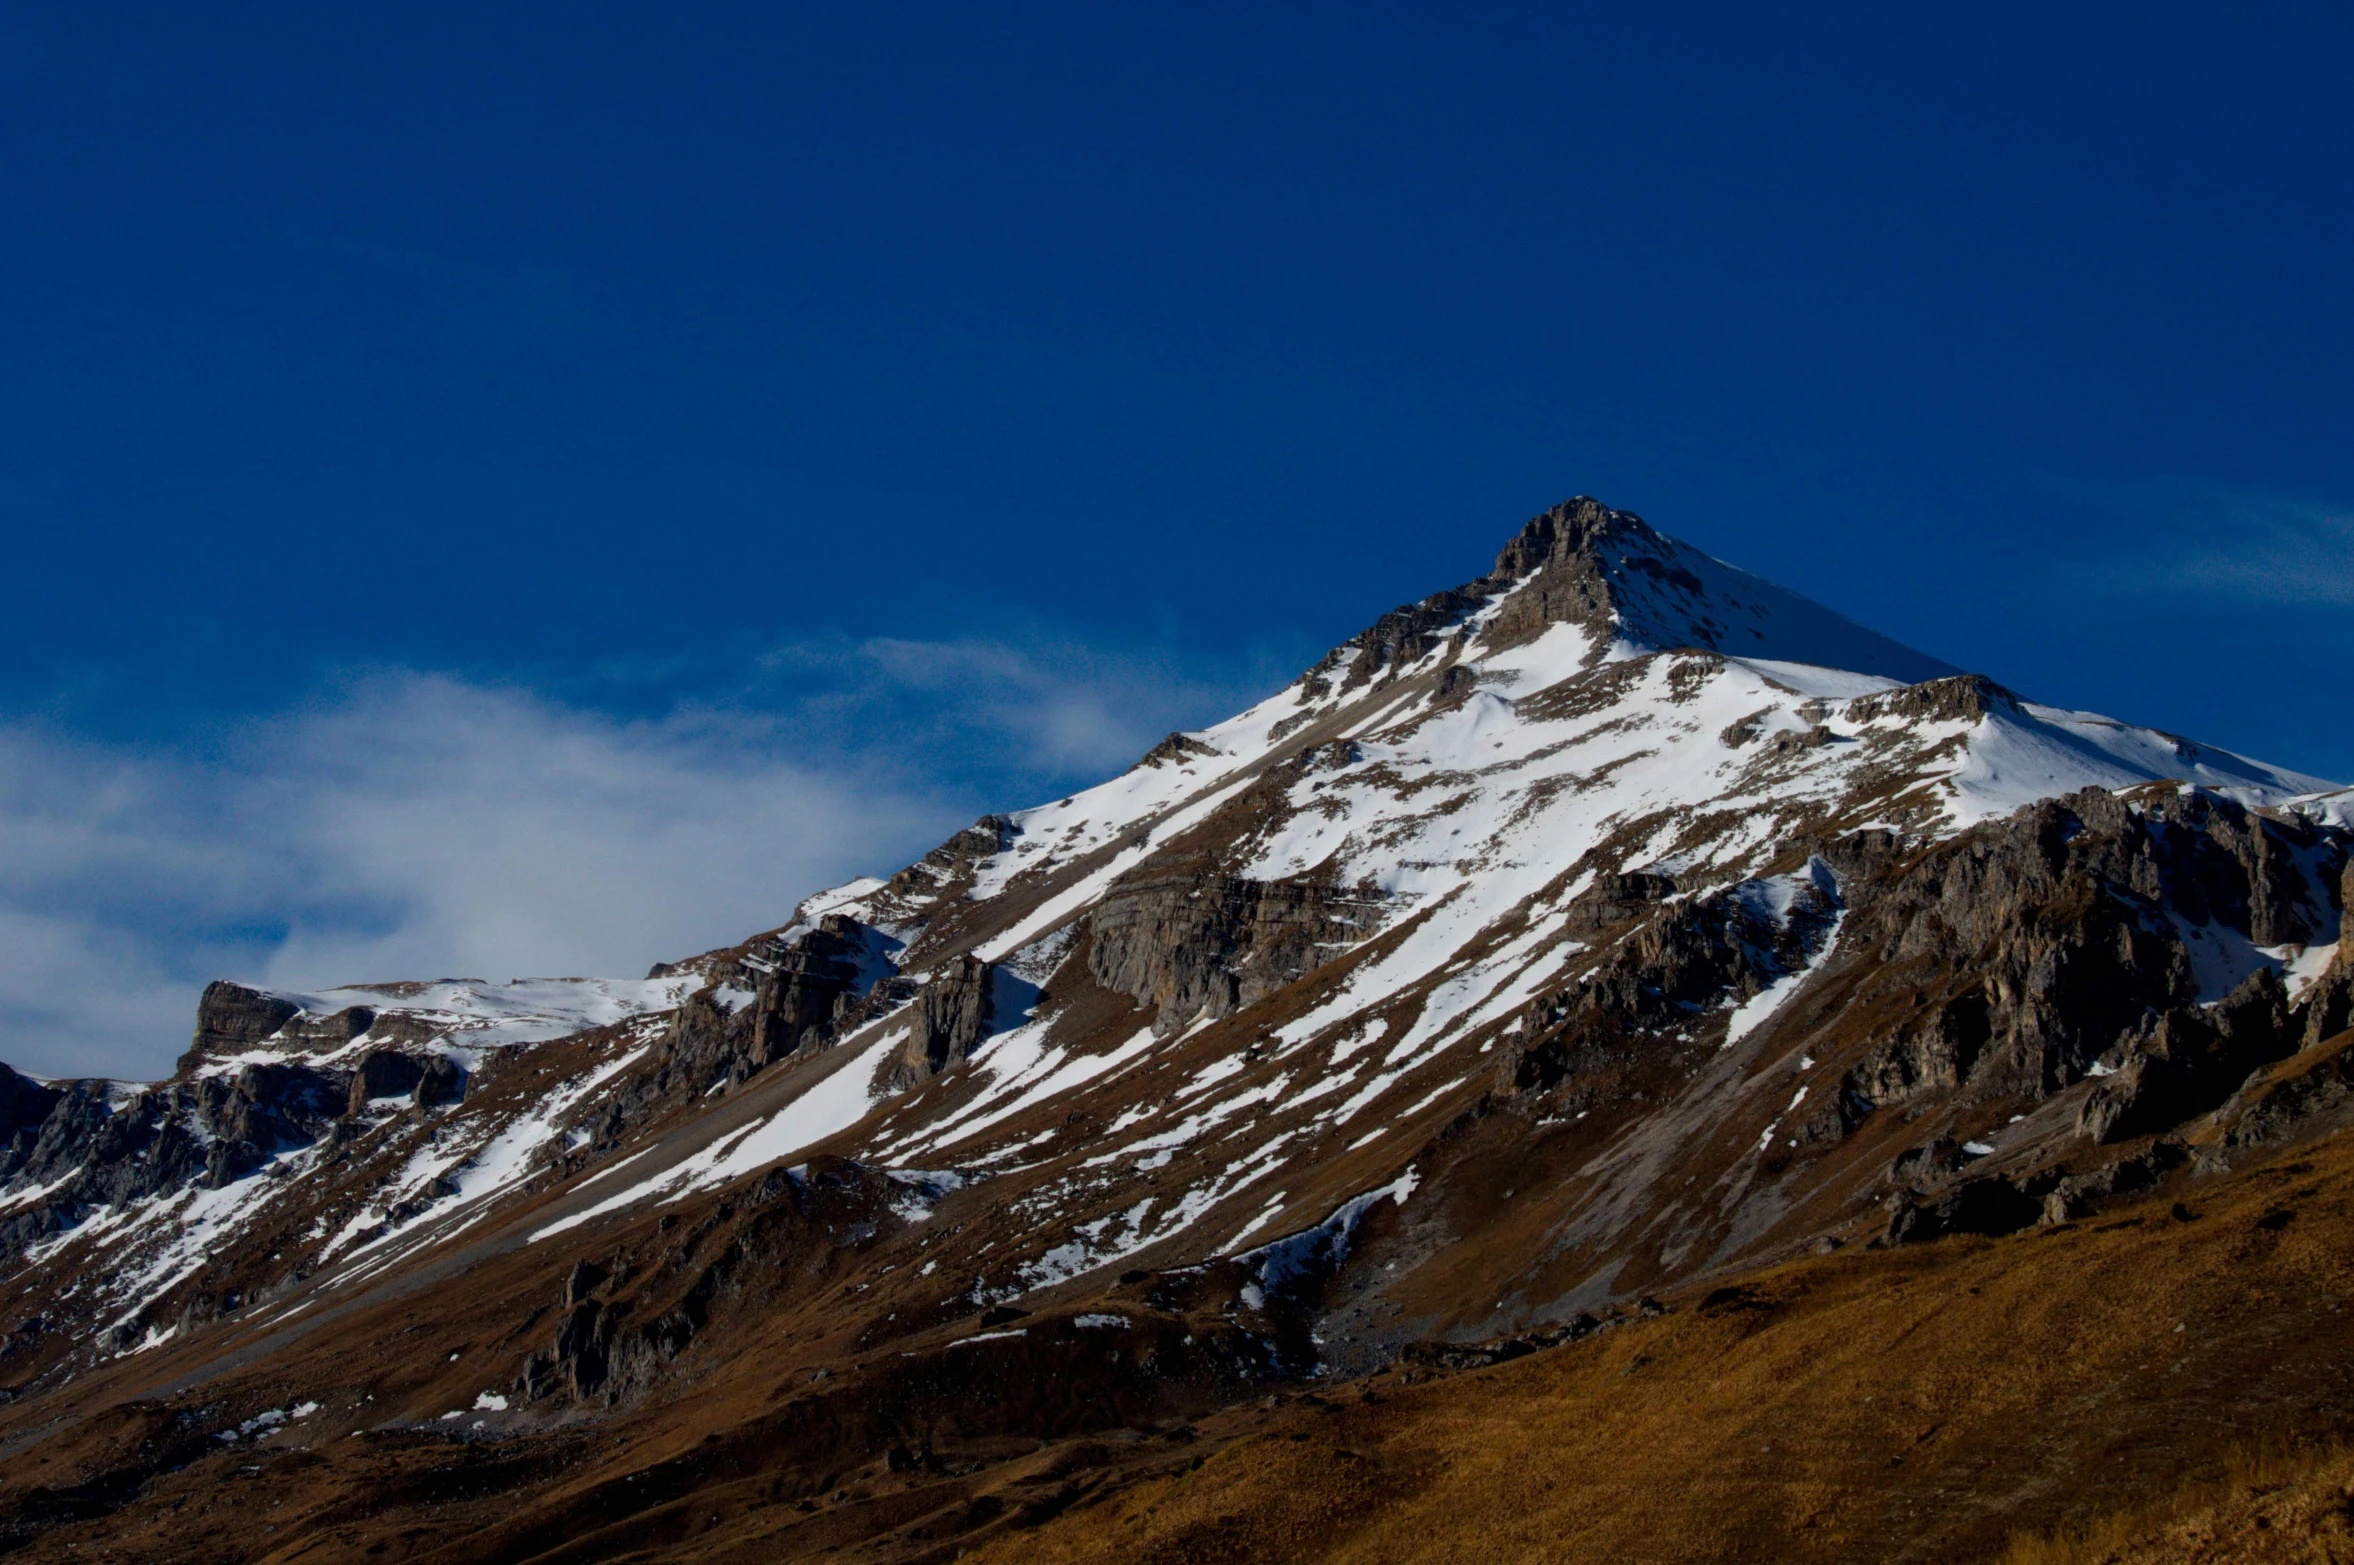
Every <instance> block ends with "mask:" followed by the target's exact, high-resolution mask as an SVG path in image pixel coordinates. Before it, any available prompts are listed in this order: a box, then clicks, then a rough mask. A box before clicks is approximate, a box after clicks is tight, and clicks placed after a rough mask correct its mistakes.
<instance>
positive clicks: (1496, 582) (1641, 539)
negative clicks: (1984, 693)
mask: <svg viewBox="0 0 2354 1565" xmlns="http://www.w3.org/2000/svg"><path fill="white" fill-rule="evenodd" d="M1482 585H1484V586H1486V587H1487V588H1488V589H1489V590H1490V591H1502V592H1503V593H1505V594H1506V601H1505V603H1504V604H1503V606H1502V607H1501V609H1500V610H1499V612H1498V614H1497V616H1496V621H1495V626H1494V630H1493V631H1492V633H1491V634H1492V636H1493V638H1494V639H1495V640H1497V641H1498V642H1501V643H1506V644H1509V643H1512V642H1518V641H1523V640H1529V639H1533V638H1534V637H1535V636H1537V635H1540V634H1542V633H1543V631H1544V629H1545V628H1546V627H1547V626H1550V625H1555V624H1562V623H1568V624H1575V625H1582V626H1585V627H1587V628H1588V629H1589V630H1591V631H1592V632H1594V633H1595V635H1596V638H1597V651H1600V652H1603V653H1604V654H1605V655H1607V654H1608V651H1609V650H1610V649H1611V648H1612V647H1615V648H1616V649H1618V650H1619V651H1621V652H1622V653H1643V652H1667V651H1674V650H1677V649H1679V648H1685V647H1694V648H1700V649H1704V650H1707V651H1711V652H1718V653H1722V654H1724V655H1725V656H1727V657H1739V658H1747V659H1752V660H1763V661H1768V662H1784V663H1810V664H1816V665H1820V666H1822V667H1826V668H1837V669H1844V670H1846V671H1848V672H1850V673H1857V674H1877V675H1881V676H1883V677H1886V678H1890V679H1896V680H1901V681H1903V682H1904V683H1906V684H1913V683H1918V682H1919V681H1921V680H1925V679H1941V678H1945V677H1948V676H1950V675H1953V674H1958V673H1960V672H1962V671H1961V670H1960V669H1958V668H1955V667H1954V666H1953V665H1952V664H1950V663H1946V662H1943V661H1941V660H1939V659H1937V658H1933V657H1930V656H1929V655H1928V654H1926V653H1923V652H1918V651H1915V650H1914V649H1913V648H1911V647H1908V646H1906V645H1904V644H1903V643H1902V642H1898V641H1895V640H1892V639H1890V638H1889V637H1887V636H1883V635H1881V634H1880V633H1879V632H1877V631H1874V630H1869V629H1866V628H1865V627H1864V626H1862V625H1859V624H1857V623H1856V622H1855V621H1853V620H1851V619H1849V618H1847V617H1846V616H1845V615H1843V614H1840V613H1838V612H1837V611H1835V610H1832V609H1828V608H1825V607H1824V606H1823V605H1821V604H1819V603H1816V602H1814V601H1813V600H1811V599H1808V598H1804V597H1801V596H1799V595H1798V594H1797V593H1795V592H1791V591H1790V590H1788V589H1787V588H1783V587H1778V586H1776V585H1774V584H1773V583H1772V582H1769V581H1766V580H1763V579H1762V578H1760V577H1756V576H1752V575H1750V574H1749V572H1747V571H1744V570H1741V569H1740V568H1738V567H1737V566H1732V565H1727V564H1726V563H1725V562H1724V561H1722V560H1718V559H1715V558H1712V557H1711V556H1709V555H1706V554H1703V553H1701V552H1700V551H1699V550H1698V549H1695V548H1693V547H1692V546H1691V545H1690V544H1687V543H1683V542H1680V541H1679V540H1677V539H1674V538H1670V537H1668V536H1667V535H1666V534H1665V533H1662V532H1660V531H1659V530H1658V529H1657V528H1654V527H1653V526H1652V525H1651V524H1650V523H1648V522H1646V521H1644V520H1643V518H1641V517H1640V516H1637V515H1635V514H1634V513H1633V512H1631V511H1619V510H1613V509H1612V508H1611V507H1609V506H1607V505H1604V504H1603V503H1602V502H1601V501H1599V500H1596V499H1594V498H1592V497H1591V496H1588V495H1579V496H1577V497H1575V498H1574V499H1570V500H1565V501H1563V502H1562V503H1561V504H1559V505H1556V506H1554V507H1553V508H1552V509H1551V510H1549V511H1545V512H1543V513H1542V514H1540V515H1537V516H1534V517H1531V518H1530V519H1529V520H1528V522H1527V523H1526V524H1525V525H1524V526H1522V528H1521V530H1520V532H1519V534H1518V535H1517V536H1515V537H1514V538H1513V539H1512V541H1511V542H1510V543H1508V544H1506V545H1505V546H1504V549H1503V552H1502V553H1500V554H1498V555H1497V556H1496V568H1495V571H1494V572H1493V573H1492V574H1491V575H1490V576H1489V577H1488V579H1487V581H1486V582H1485V583H1483V584H1482Z"/></svg>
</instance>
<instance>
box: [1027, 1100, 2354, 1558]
mask: <svg viewBox="0 0 2354 1565" xmlns="http://www.w3.org/2000/svg"><path fill="white" fill-rule="evenodd" d="M2182 1193H2183V1194H2184V1195H2185V1196H2186V1197H2187V1199H2188V1204H2187V1205H2180V1204H2177V1203H2176V1200H2175V1193H2174V1192H2168V1193H2166V1194H2163V1195H2160V1196H2158V1197H2157V1198H2155V1199H2153V1200H2152V1201H2151V1202H2149V1203H2147V1204H2145V1205H2142V1206H2138V1207H2132V1208H2125V1209H2118V1210H2113V1211H2112V1212H2111V1213H2110V1214H2108V1215H2107V1216H2106V1217H2105V1218H2104V1219H2103V1220H2100V1221H2097V1222H2091V1223H2081V1224H2075V1225H2070V1226H2065V1227H2057V1228H2040V1229H2036V1230H2031V1231H2029V1232H2027V1233H2024V1234H2020V1235H2015V1236H2012V1237H2009V1238H2004V1239H1996V1240H1985V1239H1967V1238H1965V1239H1953V1240H1946V1241H1942V1242H1940V1243H1938V1244H1934V1245H1929V1246H1923V1247H1919V1248H1907V1249H1898V1250H1893V1251H1874V1252H1858V1251H1848V1252H1844V1253H1840V1254H1836V1255H1832V1256H1829V1257H1824V1258H1820V1259H1809V1260H1807V1261H1804V1262H1801V1263H1798V1264H1794V1265H1790V1266H1786V1267H1782V1268H1779V1269H1776V1270H1772V1271H1768V1272H1764V1273H1761V1274H1759V1275H1758V1276H1756V1277H1755V1278H1754V1279H1752V1280H1751V1281H1749V1282H1748V1283H1747V1284H1745V1285H1743V1286H1740V1287H1738V1288H1737V1289H1726V1290H1722V1291H1721V1292H1717V1293H1716V1294H1715V1296H1714V1302H1712V1303H1698V1302H1695V1301H1692V1300H1685V1301H1679V1307H1677V1308H1675V1309H1673V1310H1672V1311H1671V1312H1670V1313H1669V1314H1667V1315H1665V1316H1663V1317H1660V1318H1657V1319H1654V1320H1650V1321H1644V1322H1638V1323H1634V1324H1630V1325H1628V1326H1625V1327H1623V1328H1620V1329H1618V1330H1616V1331H1612V1332H1608V1333H1605V1334H1602V1335H1600V1336H1597V1337H1594V1338H1590V1339H1588V1340H1586V1341H1584V1342H1580V1343H1576V1344H1573V1345H1570V1346H1567V1347H1563V1348H1560V1349H1556V1350H1553V1351H1551V1352H1549V1353H1541V1354H1538V1355H1536V1356H1533V1357H1530V1358H1524V1359H1520V1360H1517V1361H1514V1362H1511V1363H1507V1364H1503V1365H1500V1366H1498V1367H1495V1368H1492V1369H1485V1370H1479V1371H1475V1372H1471V1373H1467V1374H1463V1375H1458V1376H1453V1377H1448V1378H1441V1379H1438V1380H1435V1381H1427V1382H1425V1383H1422V1384H1407V1383H1406V1382H1407V1381H1409V1380H1410V1379H1412V1371H1405V1372H1393V1373H1387V1374H1384V1375H1381V1376H1379V1377H1376V1378H1375V1379H1374V1380H1372V1381H1370V1382H1368V1383H1366V1384H1365V1385H1364V1386H1363V1387H1361V1388H1360V1387H1350V1388H1346V1390H1345V1392H1336V1393H1335V1394H1334V1395H1333V1396H1331V1397H1329V1398H1327V1399H1326V1400H1325V1402H1324V1403H1322V1404H1319V1403H1317V1402H1315V1401H1313V1400H1308V1399H1303V1400H1298V1401H1293V1402H1291V1403H1289V1404H1287V1405H1284V1406H1282V1407H1280V1408H1278V1409H1276V1410H1273V1411H1265V1412H1262V1413H1261V1415H1260V1420H1259V1422H1260V1427H1259V1428H1258V1429H1257V1430H1256V1431H1254V1432H1253V1433H1252V1434H1251V1435H1249V1436H1248V1437H1247V1438H1245V1439H1243V1440H1240V1441H1238V1442H1237V1443H1236V1444H1234V1445H1232V1446H1230V1447H1228V1448H1227V1449H1224V1450H1221V1451H1219V1452H1217V1453H1215V1454H1214V1455H1211V1456H1209V1457H1207V1458H1206V1459H1205V1460H1204V1461H1203V1462H1202V1464H1201V1466H1200V1467H1199V1468H1198V1469H1197V1470H1194V1471H1189V1472H1185V1473H1183V1474H1182V1475H1180V1476H1175V1477H1167V1478H1162V1479H1159V1480H1157V1481H1154V1482H1151V1483H1147V1484H1143V1485H1140V1486H1138V1487H1136V1488H1133V1489H1131V1490H1129V1491H1127V1492H1125V1493H1122V1494H1119V1495H1117V1496H1116V1497H1114V1498H1112V1499H1109V1500H1107V1501H1105V1502H1104V1503H1101V1504H1098V1505H1095V1506H1093V1507H1091V1508H1087V1509H1081V1510H1076V1511H1073V1512H1071V1513H1069V1514H1067V1515H1065V1516H1064V1517H1062V1518H1061V1519H1059V1520H1058V1521H1056V1522H1054V1523H1052V1524H1051V1525H1049V1526H1047V1527H1045V1528H1043V1529H1041V1530H1040V1531H1038V1532H1036V1533H1034V1534H1029V1535H1013V1536H1008V1537H1006V1538H1005V1539H1003V1540H1002V1541H1001V1542H999V1543H998V1544H997V1545H996V1546H995V1548H994V1550H993V1551H992V1552H990V1553H989V1554H987V1555H985V1556H983V1557H984V1558H987V1559H991V1560H1001V1561H1009V1562H1010V1561H1082V1560H1086V1561H1092V1560H1120V1561H1130V1562H1146V1561H1150V1562H1154V1565H1180V1562H1183V1565H1196V1562H1199V1565H1208V1562H1212V1561H1261V1560H1265V1561H1274V1560H1303V1561H1304V1560H1331V1561H1384V1562H1390V1561H1418V1560H1428V1561H1442V1560H1444V1561H1453V1560H1467V1559H1479V1560H1487V1561H1495V1562H1503V1561H1512V1560H1531V1561H1534V1560H1626V1561H1645V1560H1660V1561H1669V1560H1674V1561H1686V1560H1762V1559H1792V1560H1908V1559H1939V1560H1965V1559H1985V1558H1992V1557H1998V1556H2001V1555H2003V1554H2005V1553H2006V1552H2008V1551H2010V1550H2011V1549H2012V1548H2013V1547H2014V1546H2016V1547H2017V1558H2018V1559H2019V1560H2020V1561H2021V1562H2022V1565H2024V1562H2026V1561H2029V1560H2044V1559H2066V1560H2077V1559H2085V1560H2092V1559H2119V1560H2126V1559H2131V1560H2140V1559H2149V1560H2167V1561H2175V1560H2183V1561H2188V1560H2221V1559H2280V1560H2307V1559H2312V1560H2338V1559H2344V1558H2348V1557H2349V1553H2350V1551H2349V1548H2348V1538H2349V1533H2348V1530H2347V1525H2346V1517H2347V1496H2346V1487H2345V1485H2346V1480H2347V1479H2348V1478H2349V1477H2354V1461H2349V1460H2348V1459H2347V1458H2346V1457H2345V1456H2344V1455H2343V1454H2342V1453H2339V1452H2334V1451H2329V1450H2326V1449H2319V1450H2316V1451H2315V1454H2313V1455H2312V1456H2310V1457H2308V1458H2305V1459H2302V1460H2300V1459H2299V1458H2297V1457H2296V1456H2294V1455H2293V1454H2292V1455H2288V1456H2281V1455H2275V1456H2273V1457H2272V1458H2270V1459H2269V1460H2265V1461H2257V1460H2255V1459H2254V1453H2257V1452H2259V1451H2263V1450H2267V1449H2269V1450H2271V1451H2274V1452H2276V1453H2277V1452H2282V1451H2288V1452H2292V1453H2293V1452H2295V1451H2296V1450H2297V1449H2299V1443H2300V1442H2304V1443H2311V1444H2313V1445H2315V1446H2320V1445H2321V1444H2322V1443H2324V1442H2328V1441H2331V1440H2333V1439H2335V1438H2338V1437H2340V1436H2342V1435H2343V1434H2344V1433H2345V1432H2346V1431H2347V1430H2348V1428H2349V1426H2350V1425H2354V1314H2350V1312H2349V1308H2348V1301H2349V1299H2354V1147H2349V1146H2347V1145H2346V1144H2345V1143H2344V1141H2343V1140H2342V1139H2340V1138H2333V1139H2330V1140H2328V1141H2325V1142H2323V1143H2322V1144H2320V1145H2319V1146H2316V1147H2310V1148H2305V1149H2299V1150H2295V1151H2291V1152H2288V1153H2283V1154H2281V1155H2279V1156H2277V1157H2276V1158H2274V1159H2273V1160H2271V1161H2270V1162H2268V1163H2266V1164H2263V1165H2260V1166H2256V1167H2252V1168H2250V1169H2248V1170H2245V1171H2243V1172H2242V1173H2240V1174H2237V1175H2235V1176H2232V1177H2230V1178H2228V1179H2223V1180H2217V1181H2214V1182H2212V1183H2208V1184H2204V1185H2202V1186H2197V1187H2191V1188H2188V1189H2186V1190H2184V1191H2183V1192H2182ZM1704 1297H1705V1296H1704ZM2251 1474H2254V1475H2256V1476H2255V1477H2254V1478H2251V1476H2250V1475H2251ZM2177 1494H2181V1495H2183V1504H2182V1505H2181V1506H2180V1507H2178V1506H2177V1505H2176V1503H2175V1497H2176V1496H2177ZM2087 1530H2089V1531H2091V1532H2092V1533H2093V1534H2095V1535H2096V1537H2097V1538H2098V1539H2099V1540H2100V1541H2099V1542H2098V1543H2096V1544H2094V1545H2092V1546H2084V1547H2080V1546H2075V1545H2074V1544H2072V1543H2071V1542H2069V1541H2068V1540H2070V1539H2072V1538H2075V1537H2079V1536H2081V1535H2082V1534H2083V1533H2085V1532H2086V1531H2087ZM2042 1533H2058V1534H2060V1539H2059V1541H2057V1542H2054V1541H2051V1540H2047V1539H2045V1538H2042V1537H2040V1536H2038V1537H2033V1538H2022V1537H2020V1536H2018V1535H2021V1534H2042ZM2333 1551H2334V1552H2333Z"/></svg>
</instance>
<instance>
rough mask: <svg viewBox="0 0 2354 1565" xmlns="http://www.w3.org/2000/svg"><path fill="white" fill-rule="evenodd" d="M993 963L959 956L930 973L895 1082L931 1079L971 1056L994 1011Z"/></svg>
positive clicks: (894, 1074)
mask: <svg viewBox="0 0 2354 1565" xmlns="http://www.w3.org/2000/svg"><path fill="white" fill-rule="evenodd" d="M996 973H997V969H996V967H995V966H994V965H992V964H991V963H988V962H984V961H982V960H981V959H980V958H978V957H974V956H962V957H958V958H957V959H956V960H955V961H954V962H951V963H949V964H948V965H947V966H946V967H944V968H942V969H939V970H937V971H935V972H934V974H933V975H932V981H931V982H930V983H928V984H926V985H924V987H923V988H922V989H921V990H919V991H918V992H917V994H916V997H915V1020H914V1024H913V1026H912V1027H911V1028H910V1030H909V1032H908V1038H907V1042H906V1044H905V1045H904V1046H903V1047H902V1048H901V1050H900V1054H899V1061H898V1064H897V1066H896V1067H895V1068H894V1070H893V1072H892V1077H891V1079H892V1082H893V1084H894V1085H895V1086H900V1087H907V1086H913V1085H915V1084H916V1083H918V1082H923V1081H928V1080H930V1079H931V1078H932V1077H934V1076H937V1075H939V1074H940V1073H941V1072H942V1071H945V1070H948V1069H949V1068H951V1067H952V1066H955V1065H958V1064H961V1063H963V1062H964V1061H965V1060H967V1059H969V1058H971V1057H972V1052H973V1046H974V1045H975V1044H977V1043H979V1042H980V1041H981V1040H982V1039H983V1038H985V1037H987V1036H988V1035H989V1024H990V1020H991V1018H992V1016H993V1015H994V1014H995V1003H994V1002H995V978H996Z"/></svg>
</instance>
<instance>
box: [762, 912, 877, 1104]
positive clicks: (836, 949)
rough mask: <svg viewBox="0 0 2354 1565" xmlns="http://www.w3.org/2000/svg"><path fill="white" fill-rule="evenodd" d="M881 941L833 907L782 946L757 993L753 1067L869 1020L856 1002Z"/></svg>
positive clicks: (869, 978) (818, 1045)
mask: <svg viewBox="0 0 2354 1565" xmlns="http://www.w3.org/2000/svg"><path fill="white" fill-rule="evenodd" d="M878 943H879V939H878V935H877V932H876V931H874V930H870V929H868V928H867V927H866V926H865V925H863V924H860V923H859V922H858V921H857V920H855V919H850V918H845V917H843V916H842V915H840V914H838V913H833V914H828V915H826V916H825V917H824V918H821V919H819V920H818V921H817V925H816V927H815V928H813V929H810V930H808V931H806V932H804V933H803V934H801V935H800V936H798V937H797V938H796V939H795V940H794V941H793V942H792V943H791V944H790V945H788V946H785V947H783V948H781V949H779V950H777V951H776V952H775V953H774V954H773V957H772V958H771V960H772V961H773V964H774V965H773V966H772V967H771V968H770V970H769V971H768V972H766V973H764V974H762V975H761V978H760V987H759V989H758V990H757V992H756V993H755V994H754V996H753V999H752V1006H751V1016H752V1040H751V1041H752V1058H751V1062H750V1064H751V1068H752V1069H754V1070H757V1069H758V1068H760V1067H761V1066H764V1065H773V1064H775V1063H776V1062H777V1061H778V1060H781V1059H783V1058H785V1057H786V1056H787V1055H790V1054H792V1053H794V1052H795V1051H796V1050H801V1049H819V1048H823V1047H824V1046H825V1045H826V1044H827V1043H829V1042H831V1041H832V1040H833V1039H834V1038H835V1037H837V1036H839V1035H840V1034H841V1033H842V1032H844V1031H847V1030H848V1029H849V1027H851V1026H855V1025H857V1023H858V1022H859V1021H862V1020H864V1019H865V1018H864V1016H863V1014H854V1009H855V1002H857V1001H859V1000H861V999H863V998H864V997H865V995H866V992H867V989H868V988H869V987H870V986H871V984H872V982H873V978H872V976H871V970H872V969H874V968H876V967H878V966H879V965H880V953H879V951H878V950H877V946H878ZM747 1074H749V1072H747Z"/></svg>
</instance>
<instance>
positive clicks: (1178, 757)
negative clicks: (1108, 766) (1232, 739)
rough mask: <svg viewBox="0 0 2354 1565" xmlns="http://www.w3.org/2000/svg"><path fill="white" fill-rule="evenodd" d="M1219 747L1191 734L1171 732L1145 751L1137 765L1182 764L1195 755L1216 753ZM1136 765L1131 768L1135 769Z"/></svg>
mask: <svg viewBox="0 0 2354 1565" xmlns="http://www.w3.org/2000/svg"><path fill="white" fill-rule="evenodd" d="M1217 753H1218V747H1217V746H1216V745H1213V744H1209V743H1206V742H1204V741H1202V740H1200V739H1196V738H1195V737H1194V736H1193V735H1191V734H1183V733H1179V734H1171V735H1170V736H1169V737H1168V738H1166V739H1164V740H1162V741H1161V742H1160V743H1159V744H1156V745H1154V746H1153V747H1152V748H1151V749H1149V750H1147V751H1145V752H1144V755H1143V758H1142V759H1140V760H1138V761H1137V763H1136V766H1182V765H1184V764H1185V763H1186V761H1188V760H1190V759H1192V758H1193V757H1195V756H1203V755H1216V754H1217ZM1135 769H1136V768H1135V767H1130V768H1129V770H1131V771H1134V770H1135Z"/></svg>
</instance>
